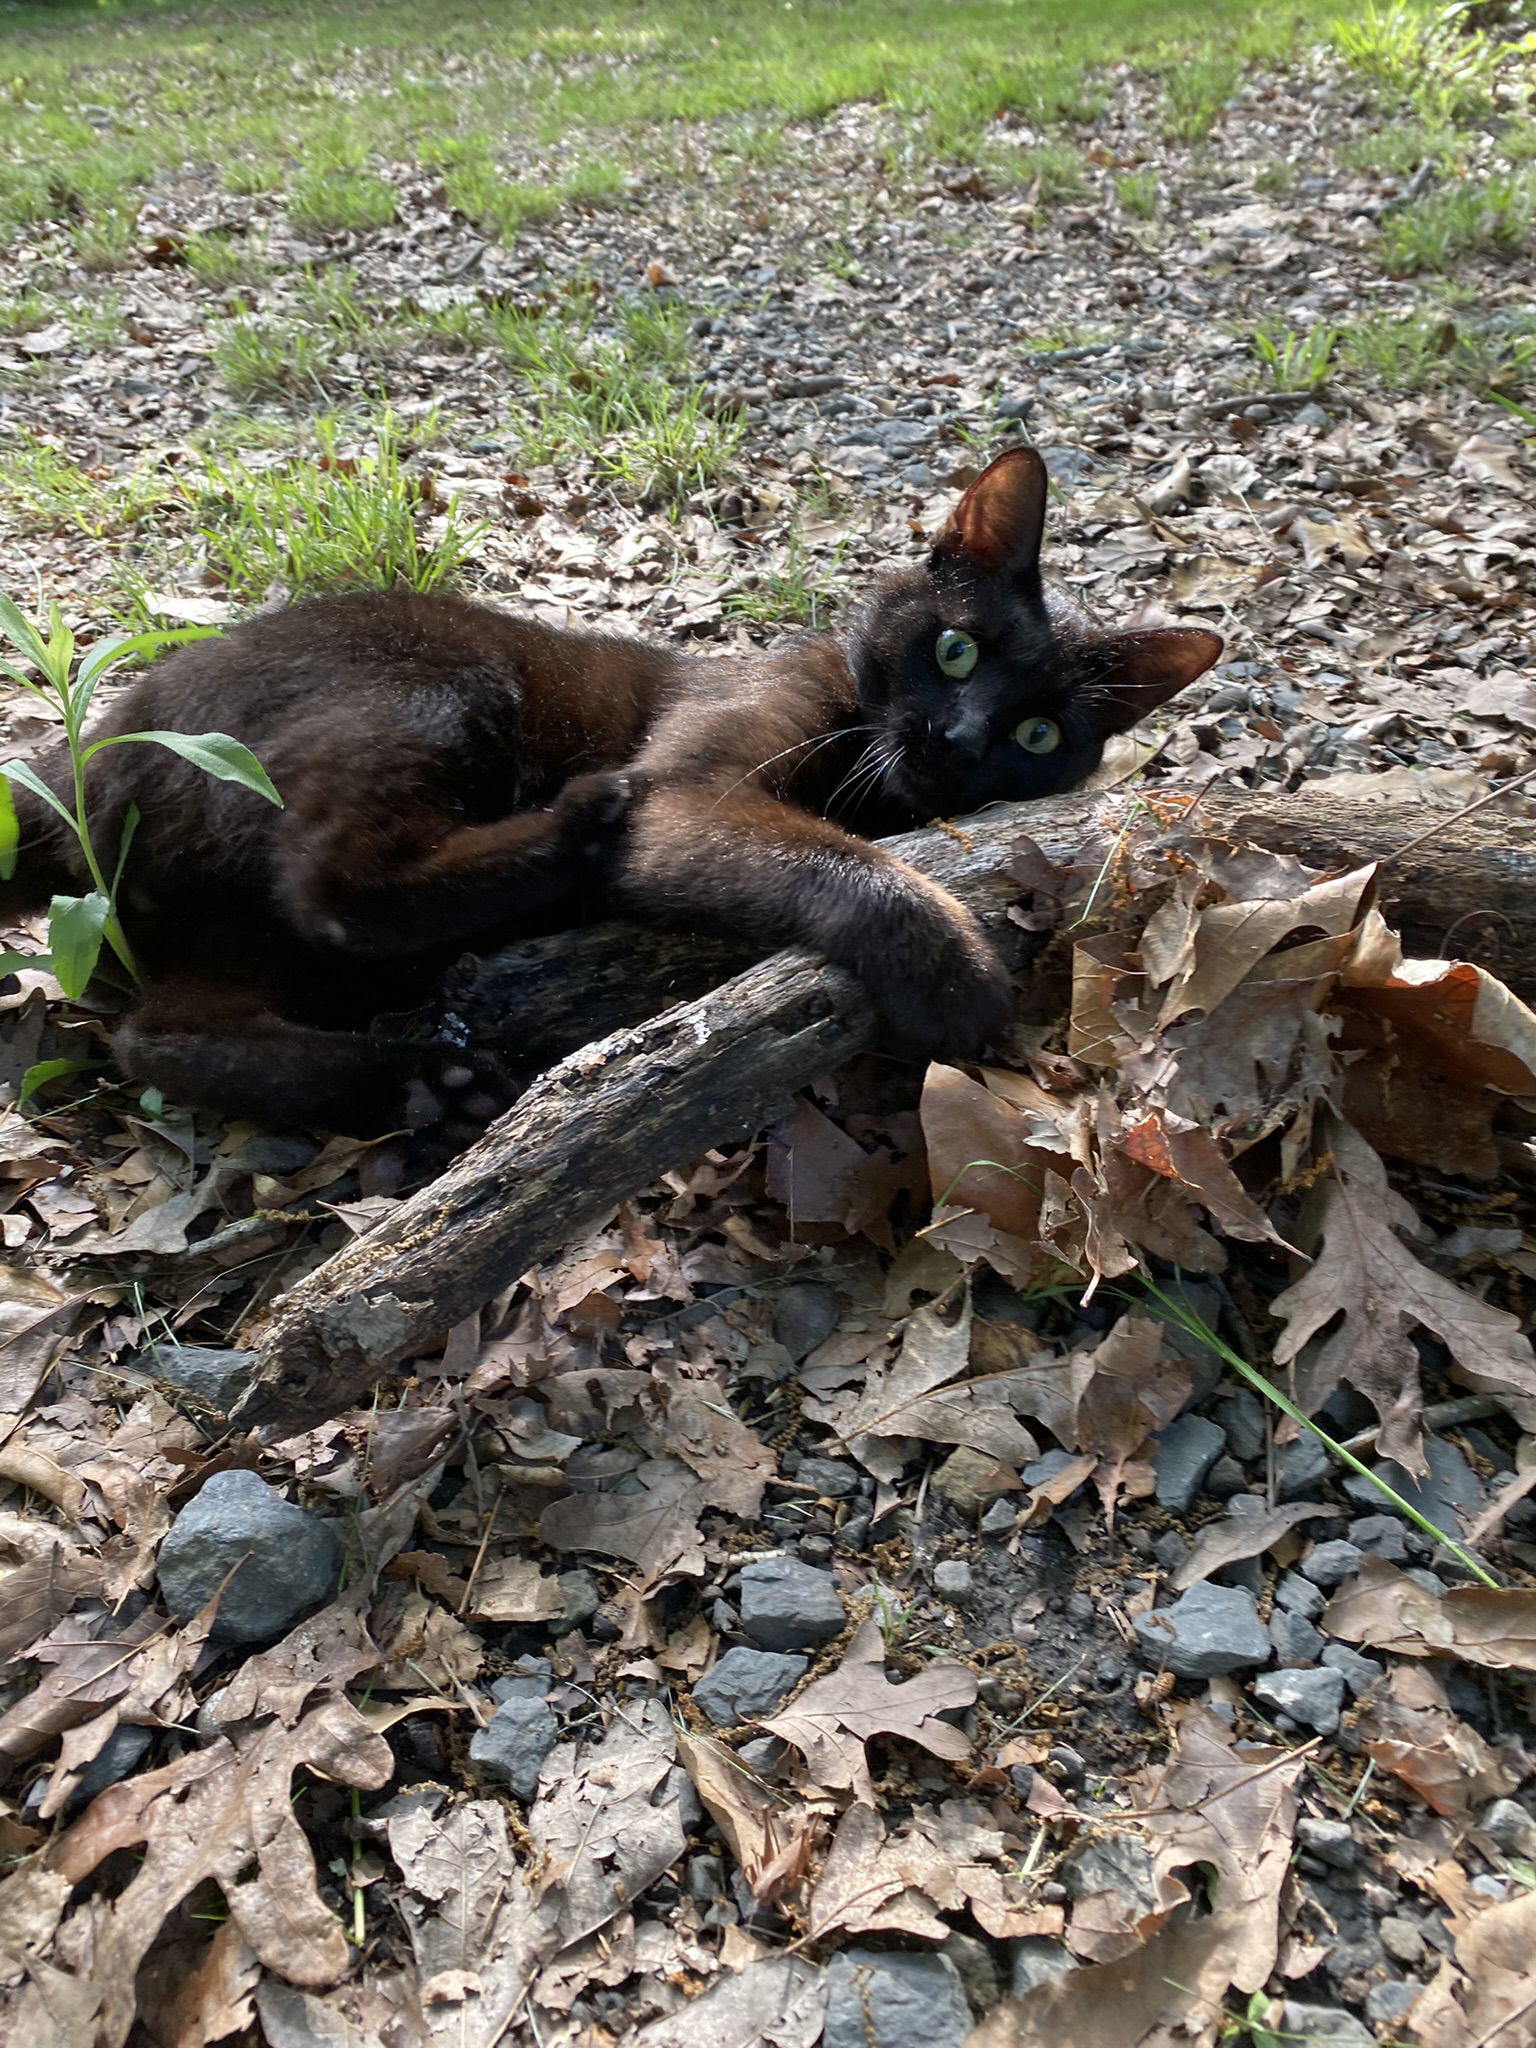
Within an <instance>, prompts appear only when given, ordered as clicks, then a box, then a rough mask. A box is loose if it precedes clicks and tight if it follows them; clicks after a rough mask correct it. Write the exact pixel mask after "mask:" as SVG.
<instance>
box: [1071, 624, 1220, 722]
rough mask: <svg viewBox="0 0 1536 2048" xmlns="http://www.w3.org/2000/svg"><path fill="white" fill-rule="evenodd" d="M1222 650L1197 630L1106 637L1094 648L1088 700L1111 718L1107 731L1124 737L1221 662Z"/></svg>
mask: <svg viewBox="0 0 1536 2048" xmlns="http://www.w3.org/2000/svg"><path fill="white" fill-rule="evenodd" d="M1224 645H1225V642H1224V641H1223V640H1222V637H1221V635H1220V634H1219V633H1208V632H1207V631H1206V630H1205V629H1204V627H1201V626H1154V627H1149V628H1148V629H1147V630H1146V631H1145V632H1141V633H1107V634H1106V635H1105V636H1104V638H1103V639H1102V640H1101V641H1100V642H1099V646H1098V657H1097V661H1096V662H1095V667H1096V669H1097V670H1098V673H1097V674H1096V676H1095V678H1094V683H1095V688H1094V695H1095V697H1096V698H1097V699H1098V700H1099V701H1100V702H1101V703H1104V704H1105V705H1106V707H1107V708H1108V709H1109V710H1110V711H1111V712H1112V714H1113V718H1114V723H1113V724H1112V725H1111V727H1110V730H1111V731H1112V732H1129V731H1130V729H1131V727H1132V726H1133V725H1136V724H1137V723H1138V722H1139V721H1140V720H1141V719H1143V718H1145V717H1146V716H1147V714H1148V712H1150V711H1155V710H1156V709H1157V707H1158V705H1159V704H1166V703H1167V702H1168V699H1169V698H1170V697H1176V696H1177V695H1178V694H1179V692H1180V690H1182V689H1183V688H1184V687H1185V686H1186V684H1189V683H1192V682H1193V681H1194V680H1195V677H1196V676H1203V675H1204V674H1205V672H1206V670H1207V669H1208V668H1209V667H1210V665H1211V663H1212V662H1213V661H1219V660H1220V659H1221V652H1222V648H1223V646H1224ZM1101 664H1102V665H1101Z"/></svg>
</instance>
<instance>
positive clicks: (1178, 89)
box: [1163, 51, 1238, 142]
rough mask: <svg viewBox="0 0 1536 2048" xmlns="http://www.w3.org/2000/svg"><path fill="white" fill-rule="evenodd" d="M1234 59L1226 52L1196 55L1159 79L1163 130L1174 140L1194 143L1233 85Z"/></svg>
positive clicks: (1212, 122)
mask: <svg viewBox="0 0 1536 2048" xmlns="http://www.w3.org/2000/svg"><path fill="white" fill-rule="evenodd" d="M1237 78H1238V62H1237V59H1236V57H1235V56H1234V55H1233V54H1232V53H1231V52H1229V51H1218V52H1215V53H1212V54H1210V55H1203V54H1202V55H1197V56H1193V57H1189V58H1187V59H1186V60H1185V61H1184V62H1183V63H1181V64H1177V65H1175V66H1173V67H1172V68H1171V69H1170V70H1169V71H1168V73H1167V76H1166V77H1165V78H1164V80H1163V90H1164V92H1165V93H1166V94H1167V97H1168V111H1167V113H1166V114H1165V115H1164V117H1163V133H1164V134H1165V135H1166V136H1168V137H1169V139H1170V140H1172V141H1174V142H1198V141H1199V140H1200V139H1201V138H1202V137H1203V136H1206V135H1209V134H1210V132H1211V129H1212V128H1213V127H1214V126H1215V122H1216V116H1217V115H1218V114H1219V113H1220V112H1221V109H1222V108H1223V107H1224V106H1225V105H1226V103H1227V101H1228V100H1229V99H1230V98H1231V97H1232V94H1233V92H1234V91H1235V90H1236V87H1237Z"/></svg>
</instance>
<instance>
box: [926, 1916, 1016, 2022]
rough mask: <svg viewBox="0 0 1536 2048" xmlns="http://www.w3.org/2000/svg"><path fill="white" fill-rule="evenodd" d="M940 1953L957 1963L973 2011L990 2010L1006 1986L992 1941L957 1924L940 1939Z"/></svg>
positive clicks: (979, 2012) (956, 1966)
mask: <svg viewBox="0 0 1536 2048" xmlns="http://www.w3.org/2000/svg"><path fill="white" fill-rule="evenodd" d="M939 1954H940V1955H941V1956H945V1957H947V1958H948V1959H949V1961H950V1962H952V1963H953V1964H954V1966H955V1969H956V1972H957V1973H958V1975H959V1978H960V1982H961V1985H962V1986H963V1988H964V1991H965V1996H966V2002H967V2003H968V2004H969V2006H970V2008H971V2011H972V2012H973V2013H975V2014H977V2015H980V2014H981V2013H984V2012H990V2011H991V2009H992V2007H993V2006H994V2005H996V2003H997V2001H998V1999H999V1998H1000V1997H1001V1996H1002V1990H1003V1987H1002V1984H1001V1983H1000V1982H999V1980H998V1974H997V1959H996V1957H995V1956H994V1954H993V1952H992V1944H991V1943H990V1942H987V1941H982V1940H980V1939H979V1938H978V1937H977V1936H976V1935H974V1934H965V1933H962V1932H961V1930H960V1929H959V1928H958V1927H957V1928H956V1929H955V1930H954V1932H953V1933H951V1934H946V1935H945V1937H944V1939H943V1940H942V1941H941V1942H940V1943H939Z"/></svg>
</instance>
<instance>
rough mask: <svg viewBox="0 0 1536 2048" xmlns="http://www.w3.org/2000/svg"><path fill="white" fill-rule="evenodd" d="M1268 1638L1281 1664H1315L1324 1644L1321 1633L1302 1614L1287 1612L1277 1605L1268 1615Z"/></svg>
mask: <svg viewBox="0 0 1536 2048" xmlns="http://www.w3.org/2000/svg"><path fill="white" fill-rule="evenodd" d="M1269 1640H1270V1641H1271V1642H1272V1643H1273V1644H1274V1646H1275V1656H1276V1658H1277V1659H1278V1660H1279V1662H1280V1663H1282V1664H1315V1663H1316V1662H1317V1661H1318V1659H1319V1658H1320V1657H1321V1656H1322V1654H1323V1650H1324V1648H1325V1644H1324V1642H1323V1637H1322V1633H1321V1631H1320V1630H1318V1629H1315V1628H1314V1627H1313V1626H1312V1624H1311V1622H1310V1621H1308V1620H1307V1618H1306V1616H1305V1615H1302V1614H1289V1613H1287V1612H1286V1610H1285V1608H1283V1607H1277V1608H1276V1609H1275V1611H1274V1613H1273V1614H1272V1615H1271V1616H1270V1617H1269Z"/></svg>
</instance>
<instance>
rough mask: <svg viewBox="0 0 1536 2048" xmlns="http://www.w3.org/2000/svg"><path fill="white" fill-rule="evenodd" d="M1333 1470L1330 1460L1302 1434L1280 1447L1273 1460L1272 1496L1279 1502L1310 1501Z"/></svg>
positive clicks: (1312, 1438) (1314, 1440)
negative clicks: (1273, 1487) (1275, 1495)
mask: <svg viewBox="0 0 1536 2048" xmlns="http://www.w3.org/2000/svg"><path fill="white" fill-rule="evenodd" d="M1332 1470H1333V1460H1332V1459H1331V1458H1330V1457H1329V1455H1328V1453H1327V1451H1326V1450H1325V1449H1324V1448H1323V1446H1322V1445H1321V1444H1320V1443H1319V1442H1318V1440H1317V1438H1316V1437H1315V1436H1313V1434H1312V1432H1311V1431H1310V1430H1305V1431H1303V1433H1302V1434H1301V1435H1300V1436H1299V1437H1297V1438H1296V1439H1295V1441H1294V1442H1292V1443H1288V1444H1282V1445H1281V1447H1280V1450H1279V1452H1278V1453H1277V1455H1276V1457H1275V1492H1276V1494H1277V1496H1278V1497H1279V1498H1280V1499H1281V1500H1310V1499H1311V1498H1312V1497H1313V1495H1314V1493H1315V1492H1316V1490H1317V1488H1318V1487H1320V1486H1321V1485H1323V1483H1324V1482H1325V1481H1326V1480H1327V1479H1328V1477H1329V1475H1330V1474H1331V1472H1332Z"/></svg>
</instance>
